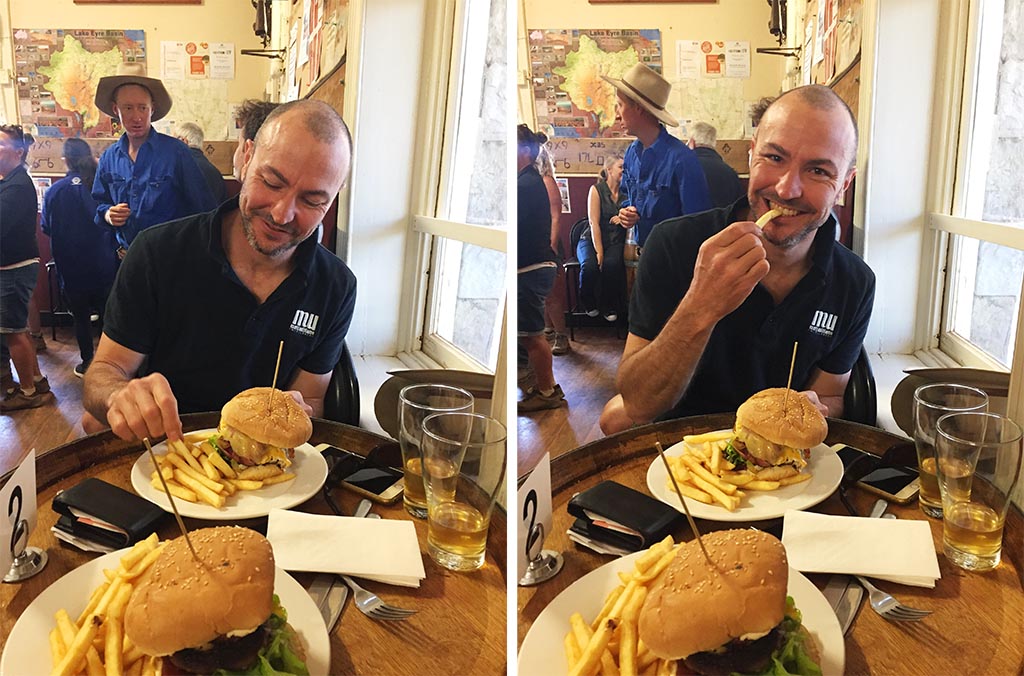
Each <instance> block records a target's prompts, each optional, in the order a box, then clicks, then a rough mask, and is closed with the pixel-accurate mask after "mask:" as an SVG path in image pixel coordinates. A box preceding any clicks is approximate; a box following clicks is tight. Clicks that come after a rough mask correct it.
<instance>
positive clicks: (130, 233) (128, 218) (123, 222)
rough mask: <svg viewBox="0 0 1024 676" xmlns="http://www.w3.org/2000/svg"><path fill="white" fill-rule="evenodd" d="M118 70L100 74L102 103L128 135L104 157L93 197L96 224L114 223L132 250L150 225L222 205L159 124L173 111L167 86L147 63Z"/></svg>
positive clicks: (98, 93) (125, 246) (98, 97)
mask: <svg viewBox="0 0 1024 676" xmlns="http://www.w3.org/2000/svg"><path fill="white" fill-rule="evenodd" d="M117 72H118V74H117V75H110V76H107V77H104V78H100V81H99V84H97V85H96V107H97V108H99V109H100V110H101V111H103V112H104V113H106V114H107V115H110V116H111V117H113V118H114V119H116V120H119V121H120V123H121V126H122V127H123V128H124V134H122V135H121V138H119V139H118V140H117V141H116V142H115V143H114V144H113V145H112V146H110V147H109V148H107V150H106V151H105V152H104V153H103V155H102V156H101V157H100V163H99V168H98V169H97V171H96V181H95V182H94V183H93V186H92V196H93V198H94V199H95V200H96V205H97V206H96V223H98V224H100V225H103V224H107V225H110V226H112V227H113V228H114V233H115V236H116V237H117V241H118V243H119V244H120V247H121V249H124V250H127V249H128V246H129V245H130V244H131V243H132V240H133V239H135V236H136V235H138V234H139V233H140V232H142V231H143V230H145V229H146V228H148V227H150V226H153V225H156V224H157V223H164V222H166V221H173V220H175V219H178V218H181V217H183V216H189V215H191V214H195V213H199V212H201V211H210V210H211V209H213V208H214V207H215V206H216V204H215V203H214V200H213V195H211V194H210V189H209V188H208V187H207V185H206V182H205V180H204V179H203V175H202V172H200V171H199V167H198V166H196V162H195V160H194V159H192V153H191V152H190V151H189V149H188V146H186V145H185V144H184V143H182V142H181V141H179V140H178V139H176V138H172V137H170V136H166V135H164V134H161V133H160V132H158V131H157V130H156V129H154V128H153V122H155V121H157V120H159V119H161V118H163V117H164V116H165V115H167V113H168V112H170V110H171V95H170V94H168V93H167V89H166V88H164V84H163V83H162V82H161V81H160V80H157V79H156V78H151V77H146V76H145V66H143V65H142V64H136V63H123V64H121V65H120V66H119V67H118V71H117ZM119 253H120V255H121V256H123V255H124V254H123V251H119Z"/></svg>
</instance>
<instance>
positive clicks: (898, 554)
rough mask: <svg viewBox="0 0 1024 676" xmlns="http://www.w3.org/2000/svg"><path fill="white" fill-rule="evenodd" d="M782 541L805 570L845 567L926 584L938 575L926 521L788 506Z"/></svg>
mask: <svg viewBox="0 0 1024 676" xmlns="http://www.w3.org/2000/svg"><path fill="white" fill-rule="evenodd" d="M782 544H784V545H785V546H786V556H787V557H788V559H789V565H790V566H792V567H793V568H796V569H797V570H799V571H801V572H805V573H848V574H851V575H864V576H865V577H877V578H879V579H882V580H889V581H891V582H896V583H898V584H907V585H912V586H915V587H929V588H931V587H934V586H935V580H937V579H938V578H940V577H942V576H941V575H940V574H939V560H938V557H937V556H936V555H935V545H934V543H933V542H932V531H931V526H930V525H929V524H928V522H927V521H916V520H909V519H870V518H864V517H853V516H831V515H828V514H815V513H812V512H798V511H793V510H790V511H787V512H786V513H785V515H784V516H783V521H782Z"/></svg>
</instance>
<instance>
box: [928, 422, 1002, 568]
mask: <svg viewBox="0 0 1024 676" xmlns="http://www.w3.org/2000/svg"><path fill="white" fill-rule="evenodd" d="M936 429H937V430H938V432H937V436H936V438H935V451H936V455H937V459H938V465H937V467H938V478H939V491H940V492H941V493H942V541H943V551H944V552H945V554H946V558H948V559H949V560H950V561H952V562H953V563H955V564H956V565H958V566H960V567H961V568H966V569H968V570H990V569H992V568H995V567H996V566H997V565H999V556H1000V552H1001V550H1002V544H1003V524H1004V523H1005V521H1006V511H1007V509H1008V507H1009V506H1010V495H1011V493H1012V492H1013V487H1014V485H1015V484H1016V483H1017V481H1018V479H1019V477H1020V474H1021V430H1020V426H1019V425H1017V423H1015V422H1013V421H1012V420H1010V419H1009V418H1007V417H1006V416H1003V415H999V414H997V413H951V414H948V415H944V416H942V417H941V418H939V421H938V424H937V425H936Z"/></svg>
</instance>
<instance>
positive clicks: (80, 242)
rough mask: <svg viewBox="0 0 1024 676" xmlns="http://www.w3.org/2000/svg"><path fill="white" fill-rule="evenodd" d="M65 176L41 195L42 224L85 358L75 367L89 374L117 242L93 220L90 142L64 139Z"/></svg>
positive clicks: (114, 270) (77, 371) (114, 268)
mask: <svg viewBox="0 0 1024 676" xmlns="http://www.w3.org/2000/svg"><path fill="white" fill-rule="evenodd" d="M64 163H65V164H66V165H67V167H68V173H67V175H66V176H65V177H64V178H62V179H60V180H59V181H57V182H56V183H54V184H53V186H51V187H50V189H49V190H47V191H46V196H45V197H44V198H43V213H42V217H41V225H42V228H43V232H44V233H46V234H47V235H49V236H50V250H51V251H52V253H53V261H54V262H55V263H56V264H57V277H58V279H59V280H60V286H61V290H62V291H63V292H64V297H65V298H66V299H67V302H68V309H70V310H71V315H72V316H73V317H74V319H75V339H76V340H77V341H78V351H79V353H80V354H81V356H82V363H80V364H79V365H78V366H76V367H75V370H74V373H75V375H76V376H78V377H79V378H81V377H83V376H84V375H85V369H87V368H88V367H89V362H91V361H92V355H93V344H92V340H93V336H92V321H91V320H90V318H91V316H92V315H93V314H98V315H99V316H100V321H102V319H103V306H104V305H106V303H107V296H108V295H109V294H110V287H111V285H112V284H113V283H114V275H115V274H116V273H117V254H116V253H115V250H116V249H117V243H116V241H115V240H114V233H113V232H112V231H111V230H110V228H108V227H101V226H97V225H96V223H95V221H94V220H93V219H94V217H95V214H96V201H95V200H94V199H93V198H92V195H91V194H90V189H91V186H92V183H93V179H94V178H95V176H96V159H95V158H94V157H93V156H92V148H90V147H89V144H88V143H86V142H85V141H83V140H82V139H78V138H69V139H67V140H66V141H64Z"/></svg>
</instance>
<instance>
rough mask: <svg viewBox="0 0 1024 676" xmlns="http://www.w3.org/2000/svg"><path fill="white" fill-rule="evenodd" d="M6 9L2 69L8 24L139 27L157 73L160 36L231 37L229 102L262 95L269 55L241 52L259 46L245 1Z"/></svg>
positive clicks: (17, 3) (16, 0) (34, 3)
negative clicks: (232, 64) (232, 68)
mask: <svg viewBox="0 0 1024 676" xmlns="http://www.w3.org/2000/svg"><path fill="white" fill-rule="evenodd" d="M5 4H6V3H5ZM4 9H5V10H6V9H7V8H4ZM9 11H10V18H9V19H8V20H4V21H3V25H2V29H3V32H4V50H5V54H4V55H3V59H2V61H0V62H2V63H3V66H4V70H7V69H11V70H13V67H12V65H11V64H10V61H9V59H10V52H7V49H9V46H8V45H9V44H10V39H11V30H12V29H13V28H67V29H83V28H84V29H88V28H97V29H99V28H113V29H121V30H126V29H142V30H144V31H145V32H146V51H147V66H148V69H149V74H150V76H152V77H160V42H161V41H163V40H184V41H189V40H193V41H206V42H231V43H234V45H235V79H234V80H232V81H230V82H229V83H228V101H231V102H240V101H242V100H243V99H246V98H257V99H262V98H263V90H264V87H265V85H266V81H267V73H268V67H269V59H265V58H262V57H254V56H242V54H241V50H243V49H260V48H262V45H261V44H260V41H259V39H258V38H257V37H256V36H255V35H254V34H253V30H252V24H253V21H254V19H255V17H256V10H254V9H253V7H252V3H251V2H250V0H205V2H204V4H201V5H137V4H131V5H106V4H100V5H93V4H88V5H76V4H75V3H74V2H73V0H10V2H9ZM5 13H6V11H4V12H2V14H5ZM0 18H2V19H7V18H6V17H0ZM4 84H5V85H6V84H7V83H6V82H5V83H4ZM4 89H5V90H8V89H11V87H9V86H5V87H4ZM7 93H8V92H7V91H5V92H4V94H5V99H6V95H7ZM11 93H12V94H13V92H11Z"/></svg>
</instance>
